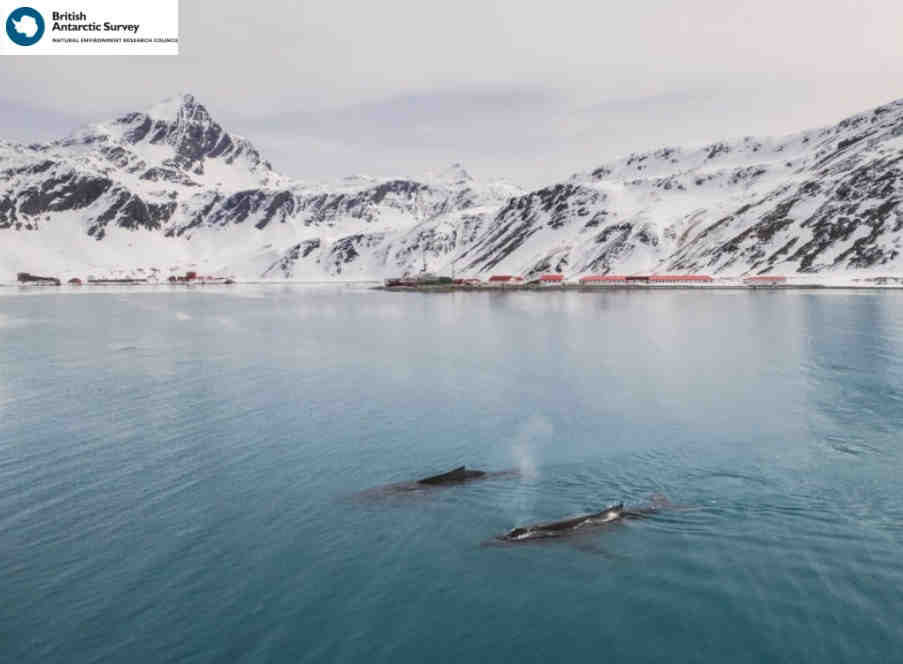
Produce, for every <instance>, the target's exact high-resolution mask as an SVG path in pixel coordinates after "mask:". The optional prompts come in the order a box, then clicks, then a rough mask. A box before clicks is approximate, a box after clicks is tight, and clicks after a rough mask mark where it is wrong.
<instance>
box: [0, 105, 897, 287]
mask: <svg viewBox="0 0 903 664" xmlns="http://www.w3.org/2000/svg"><path fill="white" fill-rule="evenodd" d="M901 160H903V101H898V102H894V103H892V104H888V105H886V106H882V107H879V108H877V109H875V110H873V111H869V112H867V113H862V114H860V115H856V116H854V117H851V118H848V119H846V120H844V121H843V122H841V123H840V124H838V125H835V126H833V127H828V128H825V129H818V130H812V131H806V132H803V133H801V134H796V135H793V136H789V137H786V138H783V139H753V138H745V139H743V140H740V141H735V142H730V143H714V144H712V145H708V146H705V147H702V148H696V149H681V148H665V149H661V150H657V151H655V152H649V153H643V154H634V155H630V156H629V157H626V158H623V159H619V160H616V161H614V162H611V163H608V164H605V165H602V166H600V167H599V168H596V169H594V170H592V171H590V172H587V173H582V174H578V175H575V176H573V177H572V178H570V179H569V180H568V181H566V182H561V183H557V184H552V185H550V186H548V187H545V188H543V189H539V190H537V191H532V192H525V191H522V190H520V189H518V188H517V187H515V186H513V185H510V184H507V183H504V182H495V183H480V182H477V181H475V180H474V179H473V178H472V177H471V176H470V175H469V174H468V173H467V172H466V171H465V170H464V169H463V168H462V167H460V166H459V165H454V166H452V167H451V168H449V169H447V170H446V171H443V172H440V173H435V174H428V175H426V176H424V177H419V178H397V179H387V178H371V177H366V176H356V177H351V178H347V179H345V180H343V181H341V182H337V183H330V184H322V183H318V184H312V183H304V182H300V181H297V180H293V179H291V178H288V177H285V176H283V175H280V174H278V173H276V172H275V171H273V169H272V167H271V166H270V164H269V163H268V162H267V161H266V160H265V159H264V158H263V156H261V154H260V153H259V152H258V151H257V150H256V149H255V148H254V146H253V145H252V144H251V143H250V142H249V141H248V140H246V139H244V138H241V137H238V136H235V135H232V134H230V133H228V132H227V131H226V130H225V129H224V128H223V127H222V126H220V125H219V124H218V123H217V122H216V121H215V120H213V118H212V117H211V116H210V114H209V113H208V112H207V110H206V109H205V108H204V107H203V106H202V105H201V104H199V103H198V102H197V101H196V100H195V99H194V98H193V97H192V96H191V95H182V96H179V97H176V98H174V99H171V100H167V101H165V102H163V103H161V104H159V105H157V106H154V107H153V108H151V109H150V110H148V111H146V112H143V113H130V114H128V115H125V116H123V117H121V118H119V119H117V120H114V121H112V122H108V123H103V124H98V125H92V126H89V127H86V128H83V129H81V130H79V131H77V132H75V133H74V134H73V135H71V136H70V137H68V138H66V139H63V140H60V141H55V142H52V143H49V144H41V145H29V146H23V145H15V144H11V143H5V142H0V182H2V185H3V186H2V189H0V280H7V279H11V278H14V274H15V272H17V271H29V272H37V273H54V274H56V275H58V276H62V277H65V276H69V275H75V276H80V275H83V274H93V275H104V276H125V275H134V276H137V275H151V276H153V275H156V276H158V278H165V277H166V276H168V274H170V273H172V272H176V271H184V270H187V269H197V270H199V271H203V272H205V273H209V274H234V275H237V276H239V277H242V278H252V279H257V278H266V279H296V280H330V279H343V280H357V279H378V278H382V277H385V276H391V275H401V274H404V273H410V272H416V271H418V270H420V269H421V268H422V266H423V264H424V263H426V265H427V267H428V268H429V269H431V270H433V271H438V272H445V273H448V272H451V271H455V272H456V273H457V274H458V275H462V276H464V275H475V276H488V275H489V274H491V273H512V274H521V275H524V276H531V275H535V274H538V273H542V272H560V273H564V274H565V275H567V276H578V275H583V274H592V273H600V274H604V273H609V272H613V273H631V272H639V271H642V272H663V271H668V272H706V273H709V274H717V275H725V276H734V275H741V274H748V273H768V272H772V273H781V274H790V273H794V272H803V273H814V272H831V273H836V272H843V273H851V272H878V273H881V274H887V273H893V272H901V271H903V270H901V268H903V258H901V247H903V207H901V200H903V180H901V173H903V171H901V165H900V164H901Z"/></svg>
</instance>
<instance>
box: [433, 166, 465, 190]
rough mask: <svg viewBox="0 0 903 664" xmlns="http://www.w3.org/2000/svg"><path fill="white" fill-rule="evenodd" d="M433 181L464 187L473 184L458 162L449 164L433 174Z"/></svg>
mask: <svg viewBox="0 0 903 664" xmlns="http://www.w3.org/2000/svg"><path fill="white" fill-rule="evenodd" d="M433 179H435V180H436V181H437V182H441V183H442V184H446V185H452V186H464V185H469V184H470V183H472V182H473V177H472V176H471V175H470V173H468V172H467V170H466V169H465V168H464V166H462V165H461V164H460V163H459V162H455V163H453V164H450V165H449V166H447V167H446V168H444V169H443V170H441V171H439V172H438V173H436V174H434V175H433Z"/></svg>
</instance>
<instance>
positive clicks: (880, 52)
mask: <svg viewBox="0 0 903 664" xmlns="http://www.w3.org/2000/svg"><path fill="white" fill-rule="evenodd" d="M901 28H903V3H901V2H899V0H868V1H865V0H862V1H859V0H829V1H828V2H825V0H819V1H818V2H815V1H812V0H789V1H788V0H755V1H754V2H751V1H747V0H732V1H731V2H724V0H717V1H716V0H681V1H680V2H677V1H669V0H643V1H641V2H624V1H623V0H619V1H618V2H609V1H607V0H597V1H596V2H589V1H588V0H582V1H574V0H558V1H557V2H555V3H550V2H534V1H533V0H456V1H455V2H444V3H439V2H430V1H428V0H427V1H424V0H420V1H419V2H413V1H410V0H388V1H387V2H383V3H373V2H364V1H363V0H357V1H354V2H351V1H349V0H330V1H321V0H308V1H303V0H302V1H295V2H290V1H283V0H260V1H258V2H255V3H248V2H246V1H241V2H239V1H236V0H218V1H217V2H215V3H214V2H212V1H207V2H202V1H201V0H182V1H181V10H180V41H181V54H180V55H179V56H174V57H116V56H106V57H37V56H32V57H3V58H0V138H2V139H5V140H9V141H14V142H30V141H38V140H48V139H51V138H57V137H60V136H64V135H66V134H67V133H69V132H70V131H72V130H74V129H75V128H76V127H78V126H79V125H81V124H84V123H87V122H93V121H100V120H105V119H109V118H111V117H114V116H116V115H119V114H121V113H124V112H129V111H133V110H141V109H143V108H146V107H148V106H150V105H152V104H154V103H156V102H157V101H160V100H161V99H164V98H166V97H169V96H172V95H174V94H177V93H181V92H191V93H192V94H194V95H195V96H196V97H197V98H198V100H199V101H200V102H201V103H203V104H204V105H205V106H207V108H208V109H209V110H210V112H211V113H212V114H213V116H214V118H216V119H217V120H219V121H220V123H222V124H223V125H224V126H225V127H226V128H227V129H228V130H230V131H233V132H235V133H238V134H240V135H243V136H246V137H247V138H249V139H250V140H251V141H253V142H254V143H255V144H256V145H257V146H258V147H259V149H260V150H261V151H262V152H263V153H264V155H265V156H266V157H267V158H268V159H269V160H270V161H271V162H272V163H273V165H274V167H276V168H277V170H279V171H281V172H283V173H285V174H287V175H293V176H296V177H299V178H302V179H308V180H324V179H331V178H335V177H341V176H345V175H350V174H359V173H366V174H371V175H388V176H395V175H408V176H416V175H417V174H418V173H423V172H425V171H435V170H440V169H442V168H443V167H444V166H446V165H447V164H449V163H452V162H461V163H463V164H464V165H465V167H466V168H468V170H469V171H471V173H473V174H474V175H476V176H478V177H482V178H487V179H492V178H502V179H507V180H510V181H512V182H515V183H518V184H522V185H524V186H541V185H544V184H551V183H553V182H555V181H557V180H561V179H563V178H566V177H567V176H569V175H570V174H572V173H575V172H579V171H585V170H590V169H592V168H595V167H596V166H598V165H599V164H601V163H603V162H605V161H607V160H610V159H612V158H615V157H617V156H620V155H623V154H627V153H630V152H634V151H644V150H649V149H655V148H658V147H662V146H665V145H694V144H700V143H707V142H711V141H715V140H722V139H729V138H738V137H742V136H748V135H755V136H763V135H781V134H786V133H791V132H795V131H798V130H802V129H806V128H810V127H817V126H822V125H827V124H831V123H834V122H837V121H839V120H841V119H842V118H843V117H845V116H847V115H850V114H853V113H856V112H860V111H863V110H866V109H868V108H871V107H874V106H877V105H879V104H882V103H886V102H888V101H891V100H893V99H897V98H900V97H903V40H901V39H900V34H901Z"/></svg>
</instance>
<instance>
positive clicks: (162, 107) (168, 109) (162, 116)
mask: <svg viewBox="0 0 903 664" xmlns="http://www.w3.org/2000/svg"><path fill="white" fill-rule="evenodd" d="M198 111H201V112H203V113H204V114H205V115H208V116H209V114H208V113H207V109H206V108H204V107H203V106H202V105H201V104H199V103H198V102H197V100H196V99H195V97H194V95H192V94H190V93H187V92H184V93H181V94H177V95H175V96H172V97H168V98H166V99H164V100H163V101H161V102H159V103H157V104H154V105H153V106H151V107H150V108H149V109H148V110H147V112H146V114H147V115H148V117H150V118H152V119H154V120H162V121H163V122H177V121H178V120H179V119H180V118H181V117H185V116H188V117H190V116H192V115H194V114H195V113H196V112H198Z"/></svg>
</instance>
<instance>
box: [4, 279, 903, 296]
mask: <svg viewBox="0 0 903 664" xmlns="http://www.w3.org/2000/svg"><path fill="white" fill-rule="evenodd" d="M236 286H264V287H286V286H289V287H291V286H296V287H320V286H335V287H346V288H348V287H351V288H353V287H358V288H360V289H361V290H372V291H384V292H388V293H552V294H554V293H574V292H576V293H608V292H618V293H624V292H644V293H648V292H654V291H696V292H704V291H749V292H753V291H755V292H759V291H763V292H779V291H805V290H819V291H824V290H830V291H842V290H843V291H897V290H903V284H853V283H842V282H841V283H818V282H809V283H799V284H781V285H774V286H771V285H769V286H750V285H744V284H706V285H686V284H661V285H649V284H630V285H624V284H618V285H611V286H584V285H579V284H565V285H560V286H558V285H556V286H537V285H527V284H524V285H500V286H489V285H480V286H463V285H457V284H455V285H435V286H386V285H384V284H380V283H379V282H378V281H375V280H367V281H236V282H234V283H232V284H223V283H169V282H141V283H115V282H113V283H98V284H81V285H76V284H61V285H59V286H56V285H54V284H37V283H36V284H21V283H16V282H7V283H0V289H4V290H6V292H11V291H14V290H18V291H23V292H65V293H77V292H104V291H109V290H110V289H111V288H115V289H117V290H118V289H137V290H141V289H147V288H166V289H168V290H169V289H172V290H174V291H184V290H194V289H195V288H200V289H202V290H207V289H209V288H211V287H213V288H216V287H227V288H234V287H236Z"/></svg>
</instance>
